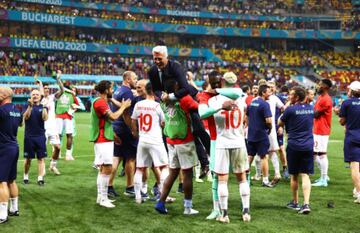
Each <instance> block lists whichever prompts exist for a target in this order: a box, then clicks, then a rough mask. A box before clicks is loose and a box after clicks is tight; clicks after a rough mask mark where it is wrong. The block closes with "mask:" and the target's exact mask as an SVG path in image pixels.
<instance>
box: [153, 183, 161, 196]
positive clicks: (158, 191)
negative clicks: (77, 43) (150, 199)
mask: <svg viewBox="0 0 360 233" xmlns="http://www.w3.org/2000/svg"><path fill="white" fill-rule="evenodd" d="M159 193H160V190H159V186H157V185H154V186H153V187H152V189H151V194H152V195H154V196H157V195H158V194H159Z"/></svg>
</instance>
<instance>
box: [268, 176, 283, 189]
mask: <svg viewBox="0 0 360 233" xmlns="http://www.w3.org/2000/svg"><path fill="white" fill-rule="evenodd" d="M280 180H281V178H280V177H274V179H273V180H272V181H271V182H270V184H271V186H272V187H275V186H276V185H277V184H278V183H279V182H280Z"/></svg>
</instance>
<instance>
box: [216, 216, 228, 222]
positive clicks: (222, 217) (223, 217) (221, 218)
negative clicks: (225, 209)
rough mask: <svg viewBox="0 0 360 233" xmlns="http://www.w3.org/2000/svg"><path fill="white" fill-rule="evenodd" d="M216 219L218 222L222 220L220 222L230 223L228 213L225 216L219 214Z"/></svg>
mask: <svg viewBox="0 0 360 233" xmlns="http://www.w3.org/2000/svg"><path fill="white" fill-rule="evenodd" d="M218 221H219V222H222V223H225V224H228V223H230V219H229V216H228V215H226V216H221V217H220V218H219V220H218Z"/></svg>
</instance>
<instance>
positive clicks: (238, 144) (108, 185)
mask: <svg viewBox="0 0 360 233" xmlns="http://www.w3.org/2000/svg"><path fill="white" fill-rule="evenodd" d="M152 52H153V59H154V63H155V64H154V66H153V67H152V68H151V69H150V71H149V80H139V81H137V76H136V74H135V73H134V72H132V71H126V72H125V73H124V74H123V83H122V86H121V87H119V88H118V89H117V90H116V91H115V92H114V91H113V84H112V83H111V82H109V81H105V80H104V81H100V82H99V83H98V84H97V85H96V86H95V90H96V91H97V92H98V97H97V98H96V99H95V100H94V101H93V102H92V105H91V123H90V126H91V127H90V131H89V133H88V134H89V140H90V141H91V142H94V152H95V160H94V163H95V165H96V167H97V168H98V170H99V172H98V176H97V199H96V203H97V204H99V205H100V206H103V207H106V208H114V207H115V205H114V202H115V200H114V199H111V197H114V196H117V195H118V193H117V192H116V191H115V188H114V186H113V184H114V178H115V175H116V173H117V169H118V166H119V164H120V162H121V161H123V162H124V163H125V167H124V170H125V174H126V189H125V192H124V194H125V195H129V196H134V197H135V202H136V203H138V204H141V203H142V202H144V201H145V200H146V199H148V198H149V195H148V185H147V180H148V169H151V170H152V171H153V172H154V175H155V178H156V183H155V185H154V187H153V193H154V199H155V200H156V204H155V209H156V211H158V212H159V213H161V214H167V213H168V210H167V208H166V203H168V202H173V201H175V199H174V198H172V197H170V196H169V193H170V191H171V188H172V186H173V184H174V183H175V181H176V180H177V179H178V177H179V178H180V183H181V188H182V190H183V192H184V212H183V213H184V214H185V215H194V214H198V213H199V212H198V211H197V210H195V209H193V204H192V194H193V170H194V167H195V166H196V165H197V164H198V161H200V163H201V165H202V171H203V172H205V173H207V172H208V171H207V169H208V168H209V169H210V174H209V175H210V176H211V177H212V179H211V180H212V199H213V210H212V212H211V213H210V215H209V216H208V217H207V219H209V220H212V219H216V220H217V221H219V222H222V223H229V222H230V219H229V215H228V198H229V191H228V181H229V174H230V172H232V173H234V174H235V176H236V180H237V182H238V185H239V193H240V198H241V202H242V219H243V221H245V222H248V221H250V220H251V216H250V183H251V181H250V180H251V179H254V180H260V179H262V186H264V187H265V188H272V187H275V186H276V184H277V183H278V182H279V180H280V179H281V175H282V176H283V177H284V178H288V177H289V175H290V186H291V192H292V198H291V201H290V202H289V203H288V204H287V207H288V208H291V209H294V210H296V211H298V213H301V214H308V213H310V211H311V209H310V192H311V186H322V187H327V186H328V181H329V176H328V166H329V162H328V158H327V144H328V141H329V135H330V129H331V118H332V100H331V97H330V96H329V94H328V92H329V90H330V88H331V86H332V83H331V81H330V80H328V79H323V80H321V82H320V84H319V86H318V88H317V92H318V94H319V95H318V98H317V101H316V102H315V104H314V103H313V94H314V93H313V92H312V91H311V90H310V91H306V90H305V89H303V88H302V87H293V88H291V89H290V90H289V89H287V88H286V87H283V88H282V89H281V93H278V95H276V85H275V83H274V82H272V81H268V82H267V81H265V80H261V81H260V82H259V83H258V85H254V86H253V87H252V90H251V91H250V87H248V86H244V87H242V89H240V88H239V87H237V86H236V85H237V76H236V75H235V74H234V73H233V72H227V73H225V74H223V75H222V74H220V73H218V72H216V71H214V72H211V73H210V74H209V75H208V79H207V87H206V89H205V90H203V91H201V92H198V90H197V89H196V88H195V87H194V86H193V82H191V78H188V79H187V77H191V73H188V74H187V73H186V72H184V71H183V69H182V67H181V66H180V64H179V63H177V62H174V61H172V60H169V59H168V55H167V48H166V46H164V45H159V46H156V47H154V48H153V51H152ZM60 75H61V72H60V71H59V72H58V75H57V82H58V85H59V90H58V91H57V92H56V93H55V94H53V95H50V91H49V86H48V85H47V84H42V83H41V82H40V81H37V82H38V83H39V86H40V88H39V89H34V90H33V91H32V93H31V99H30V100H29V101H28V106H27V108H26V110H25V111H23V112H21V111H19V110H18V109H17V108H16V107H15V105H13V104H12V103H11V100H12V90H11V89H10V88H5V87H0V129H1V130H0V146H1V147H0V182H1V186H0V222H1V223H3V222H6V221H7V220H8V215H9V216H18V215H19V210H18V188H17V185H16V183H15V179H16V173H17V160H18V156H19V147H18V143H17V139H16V137H17V129H18V127H19V126H20V125H21V124H22V122H23V121H25V139H24V157H25V163H24V164H25V165H24V168H25V172H24V183H29V177H28V171H29V168H30V162H31V159H33V158H35V156H37V159H38V184H39V185H41V186H42V185H44V175H45V160H44V158H45V157H46V156H47V153H46V141H47V140H48V141H49V142H50V143H51V145H52V146H53V153H52V159H51V162H50V167H49V169H50V171H52V172H54V173H55V174H57V175H59V174H60V172H59V170H58V169H57V166H56V164H57V160H58V159H59V154H60V140H61V136H62V135H63V134H64V133H65V134H66V137H67V144H66V148H67V149H66V159H67V160H72V159H73V156H72V135H73V133H74V121H73V113H74V111H75V110H76V109H77V108H78V106H79V102H78V100H77V98H76V96H75V95H74V92H73V91H71V90H69V89H68V88H64V86H63V84H62V82H61V80H60ZM134 94H135V95H134ZM348 96H349V98H348V99H347V100H345V101H344V102H343V103H342V105H341V108H340V109H339V110H338V111H336V112H337V113H338V114H339V117H340V124H341V125H345V127H346V134H345V142H344V158H345V159H344V160H345V162H348V163H350V167H351V175H352V181H353V184H354V190H353V195H354V198H355V203H360V174H359V162H360V138H359V135H360V117H358V116H360V82H357V81H355V82H353V83H351V85H350V86H349V93H348ZM284 132H286V135H287V137H286V138H287V146H286V151H285V148H284V144H283V141H284ZM278 152H279V155H280V161H281V164H282V167H283V171H282V174H281V172H280V161H279V159H278V154H277V153H278ZM204 154H205V157H204ZM208 156H209V161H210V163H209V161H208ZM269 160H270V161H271V162H272V164H273V167H274V171H275V175H274V178H273V179H272V181H270V179H269ZM253 161H255V166H256V174H255V175H254V176H253V177H251V175H250V170H251V165H252V162H253ZM314 161H315V162H316V164H317V165H318V167H319V168H320V174H321V177H320V178H319V179H318V180H316V181H315V182H314V183H313V184H311V182H310V177H309V175H312V174H313V173H314ZM208 164H209V165H208ZM300 177H301V180H302V191H303V204H302V205H300V200H299V195H298V187H299V180H300ZM9 201H10V205H9V206H8V203H9Z"/></svg>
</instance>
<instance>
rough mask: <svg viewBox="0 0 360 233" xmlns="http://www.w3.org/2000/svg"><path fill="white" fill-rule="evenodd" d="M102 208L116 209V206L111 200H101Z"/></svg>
mask: <svg viewBox="0 0 360 233" xmlns="http://www.w3.org/2000/svg"><path fill="white" fill-rule="evenodd" d="M99 204H100V206H103V207H105V208H114V207H115V205H114V204H113V203H111V201H110V200H109V199H105V200H100V203H99Z"/></svg>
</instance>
